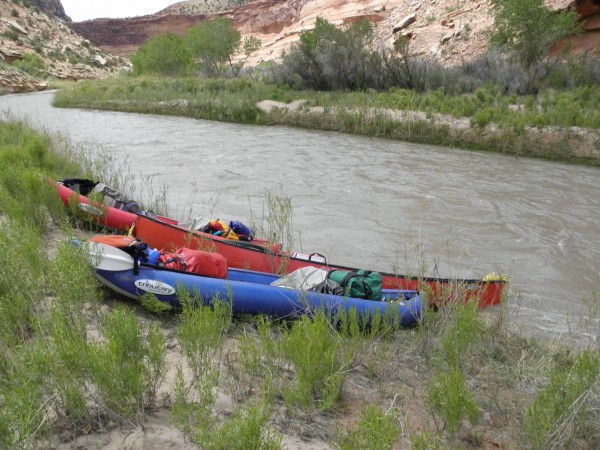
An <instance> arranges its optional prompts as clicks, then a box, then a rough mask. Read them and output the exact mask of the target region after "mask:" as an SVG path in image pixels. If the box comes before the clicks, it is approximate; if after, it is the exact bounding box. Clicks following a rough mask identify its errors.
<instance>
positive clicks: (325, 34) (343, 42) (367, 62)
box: [283, 17, 381, 90]
mask: <svg viewBox="0 0 600 450" xmlns="http://www.w3.org/2000/svg"><path fill="white" fill-rule="evenodd" d="M372 46H373V27H372V26H371V24H369V23H368V22H366V21H361V22H358V23H356V24H352V25H350V26H347V27H344V28H340V29H338V28H336V27H335V25H333V24H332V23H330V22H328V21H326V20H325V19H323V18H321V17H317V19H316V21H315V27H314V28H313V29H312V30H310V31H306V32H304V33H302V34H301V35H300V42H299V43H298V44H297V45H296V46H295V47H294V48H292V50H291V51H290V53H289V54H287V55H285V56H284V59H283V64H284V66H285V67H286V69H287V70H288V71H289V72H290V73H292V74H294V75H295V76H297V77H299V78H300V79H301V80H302V84H303V85H304V86H306V87H308V88H313V89H320V90H336V89H351V90H364V89H368V88H376V87H379V85H380V75H381V58H380V56H379V55H378V54H377V53H376V52H374V51H373V50H372Z"/></svg>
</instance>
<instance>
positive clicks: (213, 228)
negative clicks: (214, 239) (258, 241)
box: [208, 219, 240, 241]
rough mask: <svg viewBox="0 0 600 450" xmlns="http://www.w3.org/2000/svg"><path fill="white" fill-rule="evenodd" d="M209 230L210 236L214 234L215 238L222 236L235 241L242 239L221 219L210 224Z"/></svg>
mask: <svg viewBox="0 0 600 450" xmlns="http://www.w3.org/2000/svg"><path fill="white" fill-rule="evenodd" d="M208 230H209V233H210V234H214V235H215V236H221V237H224V238H226V239H232V240H234V241H239V239H240V238H239V237H238V235H237V234H236V232H235V231H233V230H232V229H231V228H230V227H229V225H227V224H226V223H225V222H223V221H222V220H219V219H217V220H211V221H210V223H209V224H208Z"/></svg>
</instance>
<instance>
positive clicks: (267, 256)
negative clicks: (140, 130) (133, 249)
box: [134, 216, 507, 307]
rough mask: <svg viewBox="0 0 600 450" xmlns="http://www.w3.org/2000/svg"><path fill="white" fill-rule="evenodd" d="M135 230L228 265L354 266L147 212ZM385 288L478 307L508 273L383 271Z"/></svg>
mask: <svg viewBox="0 0 600 450" xmlns="http://www.w3.org/2000/svg"><path fill="white" fill-rule="evenodd" d="M134 234H135V236H136V237H137V238H139V239H140V240H142V241H144V242H146V243H147V244H148V245H150V246H152V247H155V248H157V249H159V250H165V251H171V250H173V249H176V248H180V247H189V248H193V249H198V250H205V251H216V252H218V253H220V254H222V255H223V256H225V258H226V259H227V263H228V265H229V267H235V268H239V269H247V270H255V271H258V272H269V273H278V274H287V273H290V272H293V271H294V270H297V269H299V268H301V267H306V266H314V267H320V268H326V269H339V270H355V269H354V268H350V267H345V266H340V265H336V264H329V263H327V262H326V261H325V258H324V257H323V256H321V255H318V254H313V255H308V254H303V253H284V252H281V248H280V245H278V246H276V247H275V248H269V247H268V246H260V245H254V244H252V242H241V241H232V240H229V239H223V238H220V237H218V236H213V235H210V234H206V233H198V232H190V230H187V229H183V228H181V227H178V226H177V225H173V224H169V223H165V222H162V221H160V220H156V219H153V218H150V217H146V216H138V217H137V219H136V222H135V227H134ZM381 275H382V279H383V288H384V289H409V290H417V291H420V292H421V293H426V294H428V296H427V299H428V301H429V302H430V303H434V304H436V303H447V302H452V301H458V300H461V299H468V300H475V301H477V303H478V305H479V307H485V306H492V305H497V304H499V303H500V302H501V300H502V292H503V289H504V287H505V286H506V284H507V280H506V277H497V276H493V275H489V276H487V277H484V278H483V279H450V278H430V277H416V276H415V277H413V276H407V275H398V274H393V273H384V272H382V273H381Z"/></svg>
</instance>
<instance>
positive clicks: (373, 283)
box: [327, 269, 381, 301]
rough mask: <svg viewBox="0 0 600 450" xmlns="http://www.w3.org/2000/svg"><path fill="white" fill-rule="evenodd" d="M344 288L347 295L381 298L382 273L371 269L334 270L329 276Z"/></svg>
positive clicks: (370, 298) (368, 298)
mask: <svg viewBox="0 0 600 450" xmlns="http://www.w3.org/2000/svg"><path fill="white" fill-rule="evenodd" d="M327 278H328V279H330V280H333V281H335V282H337V283H339V285H340V286H341V287H342V289H344V295H345V296H346V297H354V298H364V299H366V300H377V301H380V300H381V274H380V273H379V272H372V271H370V270H363V269H360V270H353V271H351V272H347V271H344V270H332V271H331V272H329V276H328V277H327Z"/></svg>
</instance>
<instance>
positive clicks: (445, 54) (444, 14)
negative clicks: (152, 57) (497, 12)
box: [69, 0, 600, 64]
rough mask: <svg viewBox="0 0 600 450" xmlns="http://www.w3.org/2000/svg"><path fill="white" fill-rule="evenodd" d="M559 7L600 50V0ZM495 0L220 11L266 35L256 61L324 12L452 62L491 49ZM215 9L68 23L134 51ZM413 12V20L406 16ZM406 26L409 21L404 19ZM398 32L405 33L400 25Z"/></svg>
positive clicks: (562, 0) (366, 0)
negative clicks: (400, 36) (576, 17)
mask: <svg viewBox="0 0 600 450" xmlns="http://www.w3.org/2000/svg"><path fill="white" fill-rule="evenodd" d="M546 3H547V4H548V6H550V7H552V8H553V9H564V8H566V7H573V6H575V7H576V8H577V11H578V13H579V14H580V16H581V17H582V20H585V22H584V23H585V30H586V32H585V34H584V35H583V36H579V37H576V38H574V39H571V40H570V41H569V43H570V44H571V46H572V49H573V50H574V51H577V52H582V51H598V49H600V33H598V31H599V30H600V4H599V3H600V0H546ZM490 8H491V5H490V2H489V0H473V1H470V2H461V4H460V6H456V2H455V1H454V0H437V1H436V2H428V1H412V2H408V1H406V0H354V1H353V2H347V1H343V0H288V1H278V0H251V1H250V2H249V3H247V4H246V5H244V6H241V7H238V8H236V9H234V10H231V11H227V12H223V13H219V14H220V15H223V16H225V17H228V18H230V19H231V20H232V22H233V24H234V26H235V27H236V28H237V29H238V30H239V31H240V32H241V34H242V35H243V36H247V35H254V36H257V37H258V38H260V39H261V41H262V44H263V46H262V48H261V50H259V51H258V52H257V54H256V55H255V56H254V57H253V58H252V60H251V61H249V62H250V63H258V62H260V61H263V60H268V59H277V58H278V57H279V56H280V55H281V53H282V52H283V51H285V50H287V49H289V47H290V45H292V44H293V43H294V42H297V41H298V38H299V36H300V34H301V33H302V32H304V31H306V30H310V29H311V28H312V27H313V26H314V22H315V19H316V18H317V17H318V16H320V17H323V18H325V19H326V20H328V21H329V22H331V23H333V24H335V25H341V24H343V23H348V22H355V21H357V20H359V19H366V20H369V21H370V22H371V23H373V24H376V25H377V30H376V35H377V38H378V40H379V43H380V45H381V46H383V47H390V46H391V44H392V42H393V40H394V39H395V38H396V36H397V33H398V32H401V33H404V34H407V35H409V36H410V37H411V40H412V43H411V48H412V49H413V50H414V51H417V52H420V53H424V54H430V55H432V56H434V57H437V58H439V59H440V60H442V61H444V62H446V63H448V64H452V63H454V62H459V61H463V60H466V59H469V58H472V57H475V56H478V55H479V54H481V53H482V52H484V51H485V49H486V48H487V33H488V32H489V27H490V26H491V25H492V24H493V16H492V15H491V9H490ZM215 15H216V14H213V15H208V14H197V15H181V14H180V15H171V14H166V13H164V12H163V13H158V14H155V15H151V16H144V17H134V18H129V19H100V20H92V21H86V22H79V23H71V24H69V26H70V27H71V28H72V29H73V30H74V31H76V32H77V33H78V34H80V35H82V36H84V37H85V38H87V39H89V40H90V41H92V42H93V43H95V44H97V45H98V46H100V47H101V48H103V49H105V50H107V51H109V52H111V53H115V54H118V55H124V56H125V55H128V54H131V53H133V52H135V50H136V49H137V48H138V47H139V46H140V45H141V44H142V43H143V42H144V41H145V40H146V39H148V38H150V37H153V36H157V35H159V34H164V33H167V32H171V33H175V34H178V35H184V34H185V33H186V31H187V30H188V29H189V28H190V27H192V26H193V25H195V24H197V23H199V22H201V21H203V20H206V19H207V18H210V17H214V16H215ZM408 18H411V20H410V21H407V19H408ZM406 24H408V25H406ZM399 30H400V31H399Z"/></svg>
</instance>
